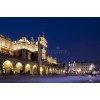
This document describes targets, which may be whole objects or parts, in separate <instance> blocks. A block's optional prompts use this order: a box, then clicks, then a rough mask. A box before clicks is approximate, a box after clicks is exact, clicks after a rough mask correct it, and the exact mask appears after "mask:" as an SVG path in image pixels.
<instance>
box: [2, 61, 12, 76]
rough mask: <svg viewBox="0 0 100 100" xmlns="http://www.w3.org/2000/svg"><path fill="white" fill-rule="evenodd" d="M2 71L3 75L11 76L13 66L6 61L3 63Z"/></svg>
mask: <svg viewBox="0 0 100 100" xmlns="http://www.w3.org/2000/svg"><path fill="white" fill-rule="evenodd" d="M2 71H3V74H12V73H13V64H12V63H11V61H9V60H6V61H5V62H4V63H3V67H2Z"/></svg>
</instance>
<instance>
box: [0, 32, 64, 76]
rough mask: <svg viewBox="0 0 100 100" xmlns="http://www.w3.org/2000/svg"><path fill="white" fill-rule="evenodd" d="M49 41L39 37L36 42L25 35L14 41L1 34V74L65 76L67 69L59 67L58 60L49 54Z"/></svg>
mask: <svg viewBox="0 0 100 100" xmlns="http://www.w3.org/2000/svg"><path fill="white" fill-rule="evenodd" d="M47 47H48V45H47V40H46V39H45V37H44V36H39V37H38V41H37V42H35V41H34V39H33V37H32V39H31V41H29V40H28V39H27V38H26V36H25V35H23V37H22V39H20V40H18V41H12V40H11V39H10V38H9V37H7V38H5V37H4V36H3V35H1V34H0V74H2V75H5V74H6V75H7V74H16V75H20V74H24V75H26V74H31V75H49V74H65V68H64V67H59V66H58V63H57V60H56V59H55V58H52V57H50V56H48V54H47Z"/></svg>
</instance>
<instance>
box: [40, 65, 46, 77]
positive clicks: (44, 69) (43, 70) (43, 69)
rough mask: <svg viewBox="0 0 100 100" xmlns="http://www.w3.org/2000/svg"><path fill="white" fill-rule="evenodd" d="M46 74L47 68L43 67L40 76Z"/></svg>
mask: <svg viewBox="0 0 100 100" xmlns="http://www.w3.org/2000/svg"><path fill="white" fill-rule="evenodd" d="M45 74H46V66H44V65H43V66H41V67H40V75H45Z"/></svg>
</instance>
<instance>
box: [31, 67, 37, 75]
mask: <svg viewBox="0 0 100 100" xmlns="http://www.w3.org/2000/svg"><path fill="white" fill-rule="evenodd" d="M32 74H33V75H36V74H38V71H37V65H34V66H33V67H32Z"/></svg>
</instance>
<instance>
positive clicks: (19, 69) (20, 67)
mask: <svg viewBox="0 0 100 100" xmlns="http://www.w3.org/2000/svg"><path fill="white" fill-rule="evenodd" d="M15 73H16V74H23V73H24V70H23V65H22V64H21V63H20V62H18V63H17V64H16V68H15Z"/></svg>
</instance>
